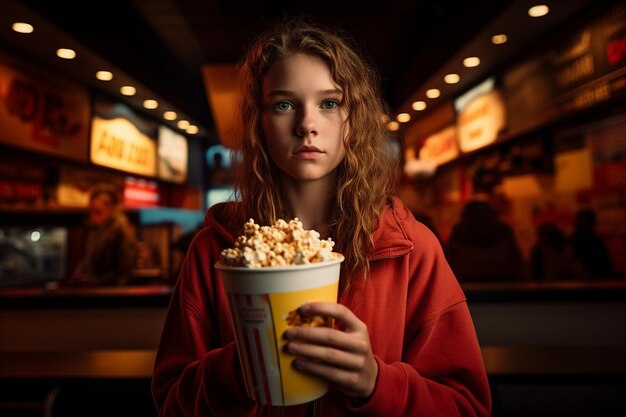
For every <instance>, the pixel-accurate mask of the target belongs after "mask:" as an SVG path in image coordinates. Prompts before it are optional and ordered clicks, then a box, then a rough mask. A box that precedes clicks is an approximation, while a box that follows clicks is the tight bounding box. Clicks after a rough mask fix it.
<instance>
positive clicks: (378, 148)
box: [235, 20, 396, 289]
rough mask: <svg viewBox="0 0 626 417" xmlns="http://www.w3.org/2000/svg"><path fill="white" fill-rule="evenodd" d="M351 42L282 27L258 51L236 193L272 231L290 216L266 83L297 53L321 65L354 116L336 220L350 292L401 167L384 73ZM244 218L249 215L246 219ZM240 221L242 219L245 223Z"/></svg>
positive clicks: (242, 80) (249, 73)
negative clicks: (267, 133)
mask: <svg viewBox="0 0 626 417" xmlns="http://www.w3.org/2000/svg"><path fill="white" fill-rule="evenodd" d="M347 39H348V38H347V37H345V36H340V35H338V34H336V33H333V32H331V31H329V30H326V29H324V28H321V27H320V26H317V25H313V24H310V23H308V22H304V21H302V20H291V21H287V22H282V23H279V24H277V25H275V26H274V27H273V28H272V29H270V30H268V31H266V32H265V33H263V34H261V35H260V36H259V37H258V38H257V39H256V41H255V42H253V44H252V45H251V47H250V49H249V51H248V53H247V54H246V56H245V57H244V60H243V61H242V62H241V63H240V73H239V88H240V90H239V99H240V100H241V101H240V103H239V112H240V113H239V115H238V116H239V124H238V128H239V132H238V135H237V136H238V140H239V141H240V143H239V146H240V148H241V151H242V159H241V160H240V161H239V163H238V164H236V168H235V189H236V190H237V197H238V198H239V199H240V200H241V201H242V202H243V205H242V206H240V208H241V209H243V211H244V213H245V215H246V216H250V217H253V218H255V219H257V220H258V222H259V223H260V224H272V223H274V222H275V221H276V220H277V219H279V218H284V217H285V216H287V215H288V213H287V210H286V207H285V205H284V198H283V196H282V194H281V187H280V183H279V176H278V168H277V166H276V165H275V164H274V162H273V161H272V159H271V158H270V155H269V153H268V151H267V147H266V143H265V138H264V135H263V130H262V126H261V113H262V91H261V86H262V81H263V77H264V75H265V74H266V72H267V71H268V69H269V67H270V66H271V65H272V63H273V62H275V61H276V60H278V59H281V58H283V57H287V56H291V55H294V54H296V53H304V54H308V55H311V56H315V57H318V58H321V59H322V60H323V61H324V62H325V63H326V64H327V65H328V67H329V69H330V73H331V76H332V79H333V81H334V82H335V83H336V84H337V85H338V86H339V87H340V88H341V89H342V91H343V104H342V105H343V106H345V108H346V110H347V114H348V116H347V120H346V123H347V126H349V128H348V129H345V131H346V135H345V137H344V139H343V141H344V147H345V150H346V155H345V158H344V160H343V161H342V162H341V163H340V165H339V166H338V168H337V169H338V173H337V174H338V175H337V191H336V194H335V197H334V204H331V212H330V213H328V216H329V219H330V228H331V234H332V237H333V240H334V241H335V250H336V251H338V252H341V253H342V254H343V255H344V257H345V261H344V262H343V265H342V274H341V275H342V285H343V286H344V289H345V288H347V287H349V286H350V283H351V280H352V277H354V276H355V275H356V274H357V273H359V272H361V271H363V272H365V275H364V276H365V277H367V273H368V271H369V264H368V261H367V255H368V253H369V252H370V251H371V249H372V233H373V232H374V230H375V229H376V227H377V226H378V219H379V217H380V213H381V211H382V209H383V206H384V204H385V202H386V201H387V197H388V195H389V194H390V193H391V191H392V189H393V187H394V185H395V179H396V178H395V177H396V167H395V164H396V162H395V161H394V160H393V157H392V155H391V154H390V153H389V152H388V150H386V146H387V144H386V143H385V142H386V141H387V140H389V139H388V132H387V130H386V127H385V121H384V119H385V116H386V115H387V114H388V112H387V108H386V106H385V104H384V102H383V100H382V98H381V94H380V87H379V77H378V73H377V72H376V71H375V70H374V69H373V68H372V67H371V66H370V65H368V64H367V63H366V62H365V60H364V59H363V58H362V57H361V56H360V55H359V54H358V53H357V52H356V49H355V48H353V47H352V46H351V45H350V43H349V41H348V40H347ZM244 213H241V214H242V215H243V214H244ZM237 217H240V216H237Z"/></svg>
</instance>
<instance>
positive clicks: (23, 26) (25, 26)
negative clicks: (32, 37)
mask: <svg viewBox="0 0 626 417" xmlns="http://www.w3.org/2000/svg"><path fill="white" fill-rule="evenodd" d="M11 27H12V28H13V30H14V31H16V32H18V33H33V31H34V30H35V28H33V25H31V24H29V23H24V22H15V23H13V26H11Z"/></svg>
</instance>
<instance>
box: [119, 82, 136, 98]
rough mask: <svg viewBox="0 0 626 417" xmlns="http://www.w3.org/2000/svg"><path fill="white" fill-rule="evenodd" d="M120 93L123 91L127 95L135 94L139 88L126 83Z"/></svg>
mask: <svg viewBox="0 0 626 417" xmlns="http://www.w3.org/2000/svg"><path fill="white" fill-rule="evenodd" d="M120 93H122V94H123V95H125V96H134V95H135V93H137V89H136V88H135V87H133V86H132V85H125V86H123V87H122V88H120Z"/></svg>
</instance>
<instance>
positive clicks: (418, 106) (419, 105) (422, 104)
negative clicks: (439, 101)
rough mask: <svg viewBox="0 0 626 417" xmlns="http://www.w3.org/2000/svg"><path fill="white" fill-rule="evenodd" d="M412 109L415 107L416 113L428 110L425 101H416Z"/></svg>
mask: <svg viewBox="0 0 626 417" xmlns="http://www.w3.org/2000/svg"><path fill="white" fill-rule="evenodd" d="M411 107H413V110H415V111H422V110H425V109H426V102H425V101H422V100H420V101H416V102H415V103H413V104H411Z"/></svg>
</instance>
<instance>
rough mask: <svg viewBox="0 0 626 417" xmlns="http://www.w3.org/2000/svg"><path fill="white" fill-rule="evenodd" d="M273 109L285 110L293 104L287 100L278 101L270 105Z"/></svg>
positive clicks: (289, 108)
mask: <svg viewBox="0 0 626 417" xmlns="http://www.w3.org/2000/svg"><path fill="white" fill-rule="evenodd" d="M272 107H273V108H274V109H275V110H278V111H287V110H291V109H293V104H291V103H290V102H288V101H279V102H278V103H275V104H274V105H273V106H272Z"/></svg>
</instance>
